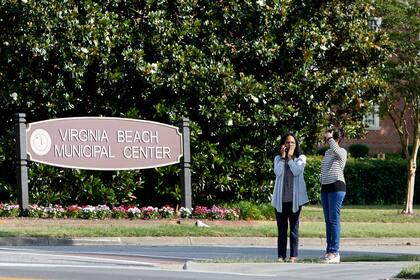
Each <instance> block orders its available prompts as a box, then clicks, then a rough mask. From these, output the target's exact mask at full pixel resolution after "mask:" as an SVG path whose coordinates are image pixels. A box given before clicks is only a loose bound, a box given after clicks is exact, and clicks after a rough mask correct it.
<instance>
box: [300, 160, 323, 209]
mask: <svg viewBox="0 0 420 280" xmlns="http://www.w3.org/2000/svg"><path fill="white" fill-rule="evenodd" d="M320 172H321V157H319V156H317V157H313V156H311V157H308V159H307V162H306V166H305V173H304V178H305V183H306V188H307V190H308V197H309V202H310V203H311V204H319V203H320V202H321V183H320Z"/></svg>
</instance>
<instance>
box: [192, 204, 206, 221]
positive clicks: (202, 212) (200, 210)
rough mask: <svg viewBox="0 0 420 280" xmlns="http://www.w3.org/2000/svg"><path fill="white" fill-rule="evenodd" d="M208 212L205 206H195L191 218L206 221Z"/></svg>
mask: <svg viewBox="0 0 420 280" xmlns="http://www.w3.org/2000/svg"><path fill="white" fill-rule="evenodd" d="M209 212H210V210H209V209H208V208H207V207H206V206H198V205H197V206H195V208H194V211H193V212H192V216H193V217H194V218H196V219H206V218H207V215H208V213H209Z"/></svg>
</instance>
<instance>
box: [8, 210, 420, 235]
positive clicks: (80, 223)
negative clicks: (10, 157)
mask: <svg viewBox="0 0 420 280" xmlns="http://www.w3.org/2000/svg"><path fill="white" fill-rule="evenodd" d="M415 209H416V210H417V211H418V212H420V209H419V207H418V206H417V207H416V208H415ZM399 211H400V210H399V208H396V207H394V208H392V207H377V206H376V207H368V206H364V207H354V206H352V207H344V208H343V210H342V237H344V238H346V237H353V238H359V237H417V238H420V216H404V215H400V214H398V213H399ZM194 222H195V220H193V219H190V220H168V219H162V220H129V219H125V220H117V219H109V220H83V219H35V218H2V219H0V237H12V236H28V237H30V236H32V237H103V236H108V237H140V236H233V237H235V236H244V237H254V236H255V237H275V236H277V228H276V224H275V221H273V220H270V221H243V220H239V221H218V220H215V221H204V222H205V223H207V224H209V225H210V227H209V228H198V227H196V226H195V225H194ZM300 236H301V237H324V236H325V225H324V222H323V214H322V208H321V207H319V206H305V207H304V208H303V211H302V221H301V226H300Z"/></svg>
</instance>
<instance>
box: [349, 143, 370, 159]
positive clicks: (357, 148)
mask: <svg viewBox="0 0 420 280" xmlns="http://www.w3.org/2000/svg"><path fill="white" fill-rule="evenodd" d="M349 153H350V155H351V156H352V157H354V158H364V157H368V155H369V147H368V146H367V145H365V144H353V145H350V146H349Z"/></svg>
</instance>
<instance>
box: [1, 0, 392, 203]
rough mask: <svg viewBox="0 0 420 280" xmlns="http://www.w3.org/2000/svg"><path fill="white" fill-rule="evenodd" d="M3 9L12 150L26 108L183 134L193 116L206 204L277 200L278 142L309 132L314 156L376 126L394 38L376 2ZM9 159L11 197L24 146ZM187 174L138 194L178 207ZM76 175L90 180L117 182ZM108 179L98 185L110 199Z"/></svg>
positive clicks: (145, 182) (166, 175) (306, 138)
mask: <svg viewBox="0 0 420 280" xmlns="http://www.w3.org/2000/svg"><path fill="white" fill-rule="evenodd" d="M0 6H1V7H2V8H1V9H2V10H1V13H0V38H1V40H0V42H2V45H1V47H0V94H1V95H0V98H1V101H2V104H4V107H3V110H2V112H1V113H0V121H1V122H2V123H4V124H5V126H3V127H4V128H2V132H4V133H0V135H2V136H1V137H2V139H1V141H2V143H4V147H11V146H12V145H11V143H12V124H11V118H12V116H13V113H14V112H26V113H27V116H28V121H29V122H32V121H36V120H42V119H48V118H55V117H67V116H82V115H94V116H97V115H102V116H116V117H133V118H141V119H149V120H154V121H161V122H166V123H172V124H175V123H176V122H177V121H178V119H179V118H180V117H181V116H185V117H188V118H189V119H190V120H191V122H192V124H191V127H192V137H191V138H192V153H193V156H192V168H193V188H194V190H193V193H194V198H193V199H194V202H195V203H206V204H209V203H212V202H217V201H218V200H222V199H224V200H227V199H230V200H242V199H252V200H256V201H266V200H267V199H268V198H269V196H270V194H271V191H272V180H273V177H274V176H273V173H272V170H271V166H272V158H273V155H274V152H275V150H276V144H277V140H278V136H279V135H281V134H283V133H285V132H287V131H294V132H297V135H298V137H299V138H300V139H301V140H302V144H303V147H304V149H305V150H306V151H309V150H310V149H311V148H312V147H313V146H314V144H315V143H316V141H317V136H318V135H319V132H320V131H321V130H322V129H323V128H324V127H326V126H329V125H331V124H334V125H342V126H345V127H346V129H347V132H348V133H349V134H350V135H356V134H358V133H361V132H362V131H363V129H364V124H363V121H362V119H363V116H364V115H365V113H366V112H367V111H368V110H369V107H370V104H371V103H372V101H374V100H375V99H376V98H377V97H378V93H380V92H381V91H382V90H383V83H382V80H381V78H380V76H379V73H380V70H381V66H382V65H383V62H384V60H385V59H386V46H387V42H386V41H385V40H384V39H386V38H384V37H382V36H381V34H378V33H374V32H372V31H370V30H369V29H368V19H369V18H370V17H371V8H372V7H371V5H370V1H367V0H354V1H315V0H313V1H297V0H296V1H293V0H292V1H291V0H270V1H269V0H267V1H265V0H259V1H254V0H241V1H239V0H221V1H207V0H174V1H165V0H147V1H130V0H115V1H93V0H79V1H74V0H60V1H57V0H39V1H33V0H24V1H16V0H0ZM3 151H4V152H5V158H6V160H5V161H3V163H4V164H3V165H2V166H1V168H2V170H3V171H5V172H1V174H2V176H4V177H2V181H3V182H4V183H3V184H2V185H3V186H4V187H3V189H6V187H7V186H9V185H10V184H12V182H13V180H12V179H11V178H10V177H8V175H7V174H11V172H10V171H11V170H10V169H11V165H7V163H8V162H11V160H12V159H13V150H12V149H7V150H6V149H3ZM31 168H34V169H36V168H37V167H36V166H32V167H31ZM177 172H179V169H178V168H173V167H168V168H164V169H159V170H142V172H141V173H134V175H133V180H132V181H133V182H139V181H141V182H142V184H141V186H139V187H138V189H137V191H136V192H135V195H137V196H138V197H139V199H141V200H143V201H146V200H147V199H149V201H150V203H156V201H162V200H163V199H165V198H163V197H164V195H168V194H170V197H171V199H172V201H176V200H177V199H179V193H180V192H179V187H177V186H178V182H177V180H178V179H177V176H176V175H177ZM51 173H52V174H54V172H51ZM73 173H74V176H81V177H80V180H82V179H83V178H91V177H90V176H99V177H101V176H102V177H103V178H109V177H110V176H106V175H100V173H93V175H91V174H90V173H87V174H85V173H84V172H80V173H77V172H76V171H74V172H73ZM3 174H5V175H3ZM79 174H82V175H79ZM95 174H96V175H95ZM51 176H54V175H51ZM140 178H141V180H140ZM83 180H84V179H83ZM106 181H107V180H106V179H104V180H101V181H98V180H92V182H95V186H98V187H97V189H103V188H102V187H103V185H106V184H107V183H106ZM53 182H61V181H60V180H51V183H48V184H43V185H42V186H44V185H50V184H54V185H52V186H51V187H52V188H53V189H57V190H60V189H61V188H62V187H61V188H59V187H58V186H57V185H56V184H58V183H53ZM32 183H33V184H35V185H36V184H37V182H32ZM131 186H133V185H131ZM134 186H135V185H134ZM108 187H112V186H109V185H108ZM38 189H42V188H41V187H39V186H38ZM5 193H8V192H7V190H6V191H5ZM107 193H108V194H112V192H107ZM107 196H108V195H107ZM51 197H53V196H51ZM166 199H167V198H166ZM105 202H106V201H105ZM139 202H141V201H139ZM143 203H144V202H143Z"/></svg>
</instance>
